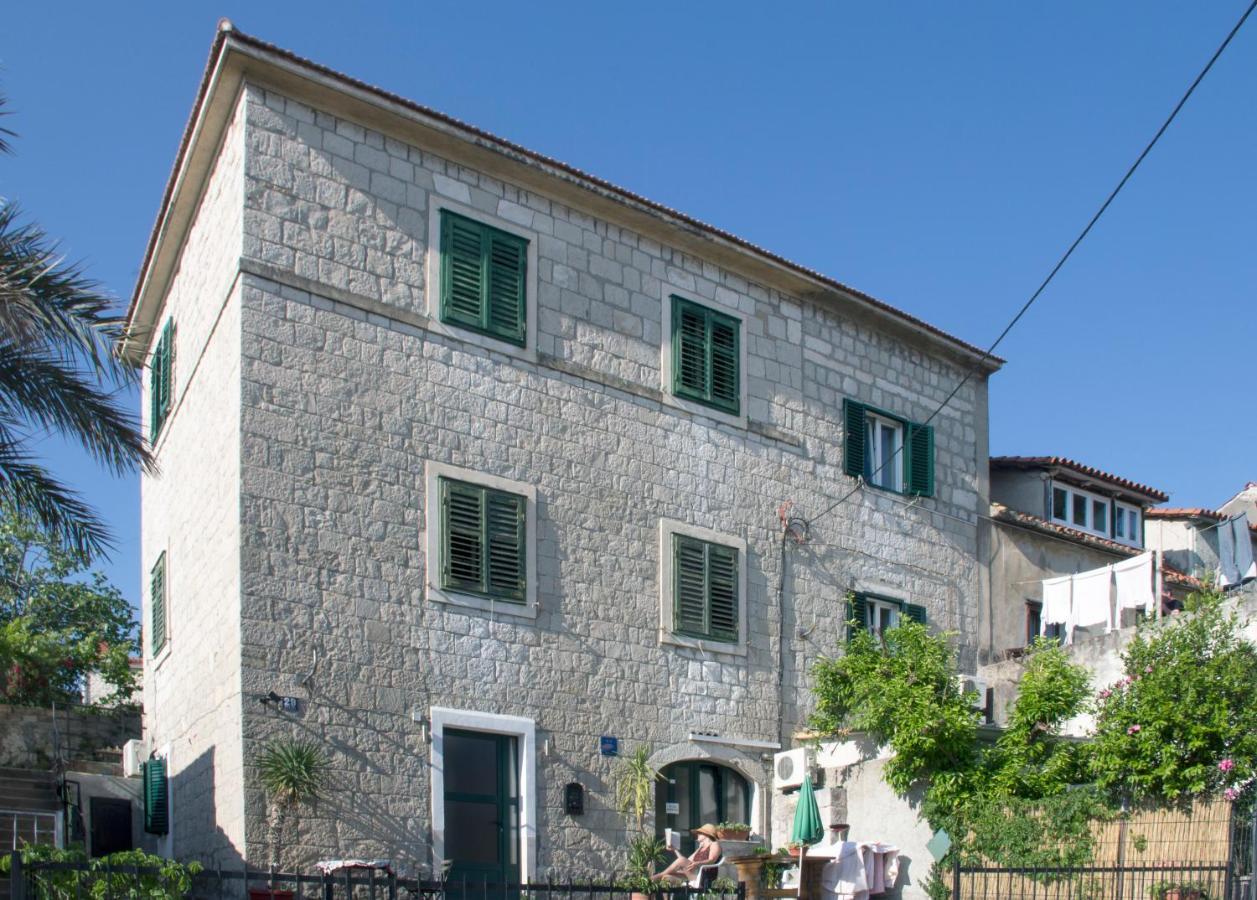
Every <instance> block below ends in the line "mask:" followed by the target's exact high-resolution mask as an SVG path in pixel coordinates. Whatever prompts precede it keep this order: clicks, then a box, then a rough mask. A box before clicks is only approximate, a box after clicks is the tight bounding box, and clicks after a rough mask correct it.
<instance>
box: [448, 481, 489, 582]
mask: <svg viewBox="0 0 1257 900" xmlns="http://www.w3.org/2000/svg"><path fill="white" fill-rule="evenodd" d="M441 518H442V522H441V586H442V587H447V588H455V589H459V588H461V589H463V590H471V591H477V592H482V591H484V590H485V585H484V491H483V490H482V489H480V488H477V487H475V486H473V485H469V484H464V483H463V482H461V481H449V480H446V479H444V478H443V479H441Z"/></svg>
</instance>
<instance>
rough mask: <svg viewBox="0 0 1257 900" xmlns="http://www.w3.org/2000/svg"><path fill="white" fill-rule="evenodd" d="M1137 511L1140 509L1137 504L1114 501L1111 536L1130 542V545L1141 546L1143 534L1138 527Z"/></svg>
mask: <svg viewBox="0 0 1257 900" xmlns="http://www.w3.org/2000/svg"><path fill="white" fill-rule="evenodd" d="M1139 513H1140V510H1139V507H1137V506H1130V505H1129V504H1126V503H1115V504H1114V509H1113V537H1114V538H1116V539H1117V540H1119V541H1121V542H1122V543H1123V544H1130V545H1131V546H1132V547H1142V546H1143V535H1142V534H1141V529H1140V527H1139V525H1140V521H1139V519H1140V516H1139Z"/></svg>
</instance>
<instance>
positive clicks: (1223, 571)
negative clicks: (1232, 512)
mask: <svg viewBox="0 0 1257 900" xmlns="http://www.w3.org/2000/svg"><path fill="white" fill-rule="evenodd" d="M1233 521H1234V520H1233V519H1228V520H1227V521H1225V522H1223V523H1222V524H1220V525H1219V526H1218V584H1220V585H1222V587H1226V586H1228V585H1232V584H1235V583H1236V582H1238V581H1239V580H1240V571H1239V569H1238V568H1236V566H1235V551H1236V546H1235V528H1234V526H1233V525H1232V524H1231V523H1232V522H1233ZM1250 549H1251V547H1250Z"/></svg>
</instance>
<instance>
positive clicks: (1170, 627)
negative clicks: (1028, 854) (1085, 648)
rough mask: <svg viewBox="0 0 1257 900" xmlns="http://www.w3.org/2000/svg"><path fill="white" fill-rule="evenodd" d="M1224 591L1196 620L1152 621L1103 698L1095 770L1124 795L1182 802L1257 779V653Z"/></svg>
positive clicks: (1204, 599) (1212, 596)
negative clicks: (1229, 608)
mask: <svg viewBox="0 0 1257 900" xmlns="http://www.w3.org/2000/svg"><path fill="white" fill-rule="evenodd" d="M1242 627H1243V623H1242V622H1241V621H1240V619H1239V617H1238V616H1237V615H1236V613H1234V612H1228V611H1227V609H1226V608H1225V607H1224V605H1223V602H1222V595H1221V594H1220V593H1218V592H1217V591H1214V590H1207V591H1203V592H1201V593H1198V594H1193V595H1191V596H1190V597H1189V598H1188V602H1187V614H1186V615H1182V616H1177V617H1175V619H1173V620H1172V621H1169V622H1164V623H1160V624H1152V623H1150V624H1146V625H1144V626H1142V627H1141V628H1140V629H1139V631H1138V632H1137V633H1136V635H1135V637H1134V639H1133V640H1132V641H1131V642H1130V643H1129V644H1128V645H1127V646H1126V650H1125V652H1124V653H1123V654H1122V662H1123V668H1124V670H1125V677H1124V678H1123V679H1122V680H1121V681H1119V682H1118V683H1117V684H1116V685H1114V686H1113V687H1111V688H1107V689H1105V690H1103V691H1101V692H1100V695H1099V699H1098V701H1097V709H1096V734H1095V740H1094V742H1093V744H1092V754H1093V758H1092V771H1093V772H1094V775H1095V780H1096V783H1097V784H1098V785H1099V786H1100V787H1102V788H1104V789H1105V790H1107V791H1109V792H1110V793H1112V794H1113V795H1114V796H1125V797H1129V799H1131V800H1133V801H1135V802H1176V801H1180V800H1183V799H1185V798H1188V797H1191V796H1195V795H1199V794H1207V793H1214V792H1224V793H1227V795H1228V796H1232V797H1233V796H1234V795H1235V794H1237V793H1238V788H1239V786H1241V785H1243V784H1245V783H1246V782H1248V781H1250V780H1252V779H1253V777H1254V776H1255V775H1257V648H1254V647H1253V645H1252V644H1251V643H1249V642H1248V641H1246V640H1244V639H1243V637H1242V636H1241V629H1242Z"/></svg>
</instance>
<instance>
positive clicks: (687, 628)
mask: <svg viewBox="0 0 1257 900" xmlns="http://www.w3.org/2000/svg"><path fill="white" fill-rule="evenodd" d="M672 552H673V558H672V583H673V605H674V622H675V630H676V631H678V632H681V633H683V634H691V635H698V636H706V634H707V560H706V553H704V551H703V542H702V541H699V540H696V539H694V538H690V537H685V536H684V535H680V534H674V535H673V536H672Z"/></svg>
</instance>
